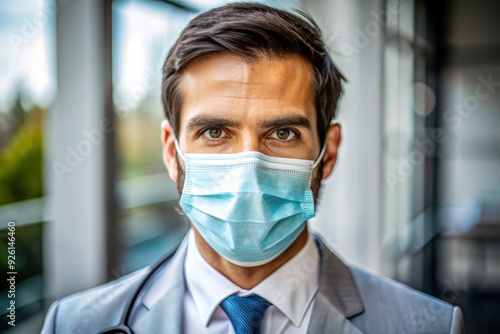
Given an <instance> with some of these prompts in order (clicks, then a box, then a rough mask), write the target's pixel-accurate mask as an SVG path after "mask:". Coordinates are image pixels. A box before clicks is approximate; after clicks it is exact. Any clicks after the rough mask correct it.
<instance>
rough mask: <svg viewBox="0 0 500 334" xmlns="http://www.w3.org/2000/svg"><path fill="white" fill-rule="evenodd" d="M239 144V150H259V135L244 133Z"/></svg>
mask: <svg viewBox="0 0 500 334" xmlns="http://www.w3.org/2000/svg"><path fill="white" fill-rule="evenodd" d="M239 146H240V147H239V148H238V151H239V152H250V151H255V152H260V150H261V148H262V147H261V146H262V145H261V141H260V140H259V137H258V136H256V135H255V134H246V135H244V136H242V140H241V143H240V145H239Z"/></svg>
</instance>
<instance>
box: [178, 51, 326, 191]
mask: <svg viewBox="0 0 500 334" xmlns="http://www.w3.org/2000/svg"><path fill="white" fill-rule="evenodd" d="M313 80H314V78H313V70H312V66H311V65H310V64H309V63H308V62H307V61H306V60H305V59H303V58H302V57H300V56H298V55H290V56H286V57H281V58H277V57H274V58H270V59H268V58H263V59H262V60H259V61H257V62H247V61H245V60H243V59H242V58H239V57H237V56H234V55H231V54H214V55H211V56H208V57H204V58H201V59H198V60H195V61H193V62H191V63H190V64H189V65H188V66H187V67H186V68H185V69H184V71H183V74H182V76H181V82H180V88H181V94H182V96H183V102H182V106H181V110H180V122H179V125H180V129H179V138H178V141H179V146H180V148H181V150H182V151H183V152H185V153H236V152H243V151H258V152H261V153H263V154H266V155H269V156H275V157H286V158H296V159H307V160H315V159H316V158H317V157H318V155H319V153H320V149H321V148H320V144H319V137H318V132H317V127H316V122H317V116H316V110H315V104H314V93H313ZM177 161H178V173H177V174H178V177H177V180H176V181H177V185H178V191H179V193H180V192H181V191H182V187H183V181H184V177H183V176H184V172H183V171H184V162H183V161H182V160H180V159H178V160H177ZM318 171H321V166H319V168H317V169H316V170H315V171H314V173H315V174H314V175H313V184H312V190H313V193H314V195H315V197H316V195H317V191H318V189H319V183H320V180H321V175H320V174H321V172H318Z"/></svg>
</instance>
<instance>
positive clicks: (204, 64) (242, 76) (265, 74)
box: [181, 53, 313, 89]
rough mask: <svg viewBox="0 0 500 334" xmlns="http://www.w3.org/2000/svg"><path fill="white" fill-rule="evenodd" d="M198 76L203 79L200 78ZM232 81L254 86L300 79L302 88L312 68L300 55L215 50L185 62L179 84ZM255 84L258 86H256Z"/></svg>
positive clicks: (275, 84)
mask: <svg viewBox="0 0 500 334" xmlns="http://www.w3.org/2000/svg"><path fill="white" fill-rule="evenodd" d="M199 79H203V80H202V81H201V82H200V80H199ZM227 81H233V82H235V83H242V84H248V85H253V86H259V85H266V86H268V87H270V86H273V85H274V86H278V85H280V84H281V83H283V82H284V81H285V82H290V83H291V82H297V81H300V82H301V83H302V86H303V88H304V89H306V87H307V86H306V85H311V84H312V81H313V68H312V65H311V64H310V62H309V61H307V60H306V59H305V58H303V57H302V56H300V55H285V56H279V57H278V56H273V57H269V56H262V57H259V58H257V59H246V58H243V57H241V56H238V55H235V54H231V53H215V54H212V55H209V56H205V57H203V58H199V59H196V60H194V61H191V62H190V63H188V65H187V66H186V67H185V68H184V69H183V71H182V75H181V87H183V88H184V89H189V88H190V87H191V86H193V85H194V84H196V85H200V84H203V83H206V84H217V82H227ZM257 88H258V87H257Z"/></svg>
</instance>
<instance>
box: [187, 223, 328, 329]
mask: <svg viewBox="0 0 500 334" xmlns="http://www.w3.org/2000/svg"><path fill="white" fill-rule="evenodd" d="M189 233H190V235H189V239H188V248H187V254H186V259H185V279H186V287H187V289H188V291H189V293H190V294H191V296H192V298H193V301H194V303H195V305H196V308H197V309H198V312H199V313H200V317H201V320H202V322H203V324H204V326H205V327H206V326H208V324H209V322H210V319H211V318H212V315H213V313H214V311H215V310H216V309H217V307H218V306H219V304H220V303H221V302H222V301H223V300H224V299H225V298H226V297H227V296H230V295H232V294H238V295H242V296H244V295H250V294H257V295H259V296H261V297H263V298H265V299H266V300H268V301H269V302H270V303H271V304H273V305H274V306H275V307H276V308H277V309H279V310H280V311H281V312H282V313H283V314H284V315H285V316H286V317H287V318H288V319H290V321H292V323H293V324H294V325H295V326H297V327H298V326H300V324H301V322H302V320H303V318H304V315H305V313H306V310H307V308H308V306H309V304H310V303H311V302H312V301H313V300H314V296H315V295H316V292H317V290H318V279H319V252H318V249H317V248H316V246H315V242H314V239H313V237H312V236H311V235H310V234H309V235H308V239H307V242H306V244H305V245H304V247H303V248H302V249H301V250H300V251H299V252H298V253H297V254H295V255H294V257H292V258H291V259H290V260H288V261H287V262H286V263H285V264H283V265H282V266H281V267H279V268H278V269H277V270H275V271H274V272H273V273H272V274H271V275H269V276H268V277H266V278H265V279H264V280H263V281H262V282H260V283H259V284H258V285H256V286H255V287H254V288H253V289H251V290H244V289H242V288H240V287H238V286H237V285H236V284H234V283H233V282H231V281H230V280H229V279H227V278H226V277H225V276H224V275H222V274H221V273H219V272H218V271H217V270H216V269H215V268H213V267H212V266H211V265H210V264H209V263H208V262H207V261H206V260H205V259H204V258H203V257H202V256H201V254H200V252H199V250H198V247H197V246H196V242H195V238H194V232H193V231H192V230H191V231H190V232H189Z"/></svg>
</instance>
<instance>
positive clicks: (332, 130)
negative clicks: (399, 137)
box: [322, 123, 342, 180]
mask: <svg viewBox="0 0 500 334" xmlns="http://www.w3.org/2000/svg"><path fill="white" fill-rule="evenodd" d="M341 140H342V133H341V128H340V124H338V123H334V124H330V126H329V127H328V130H327V132H326V139H325V145H326V151H325V156H324V157H323V178H322V180H324V179H326V178H327V177H328V176H330V174H331V173H332V171H333V168H334V167H335V163H336V162H337V153H338V150H339V146H340V142H341Z"/></svg>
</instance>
